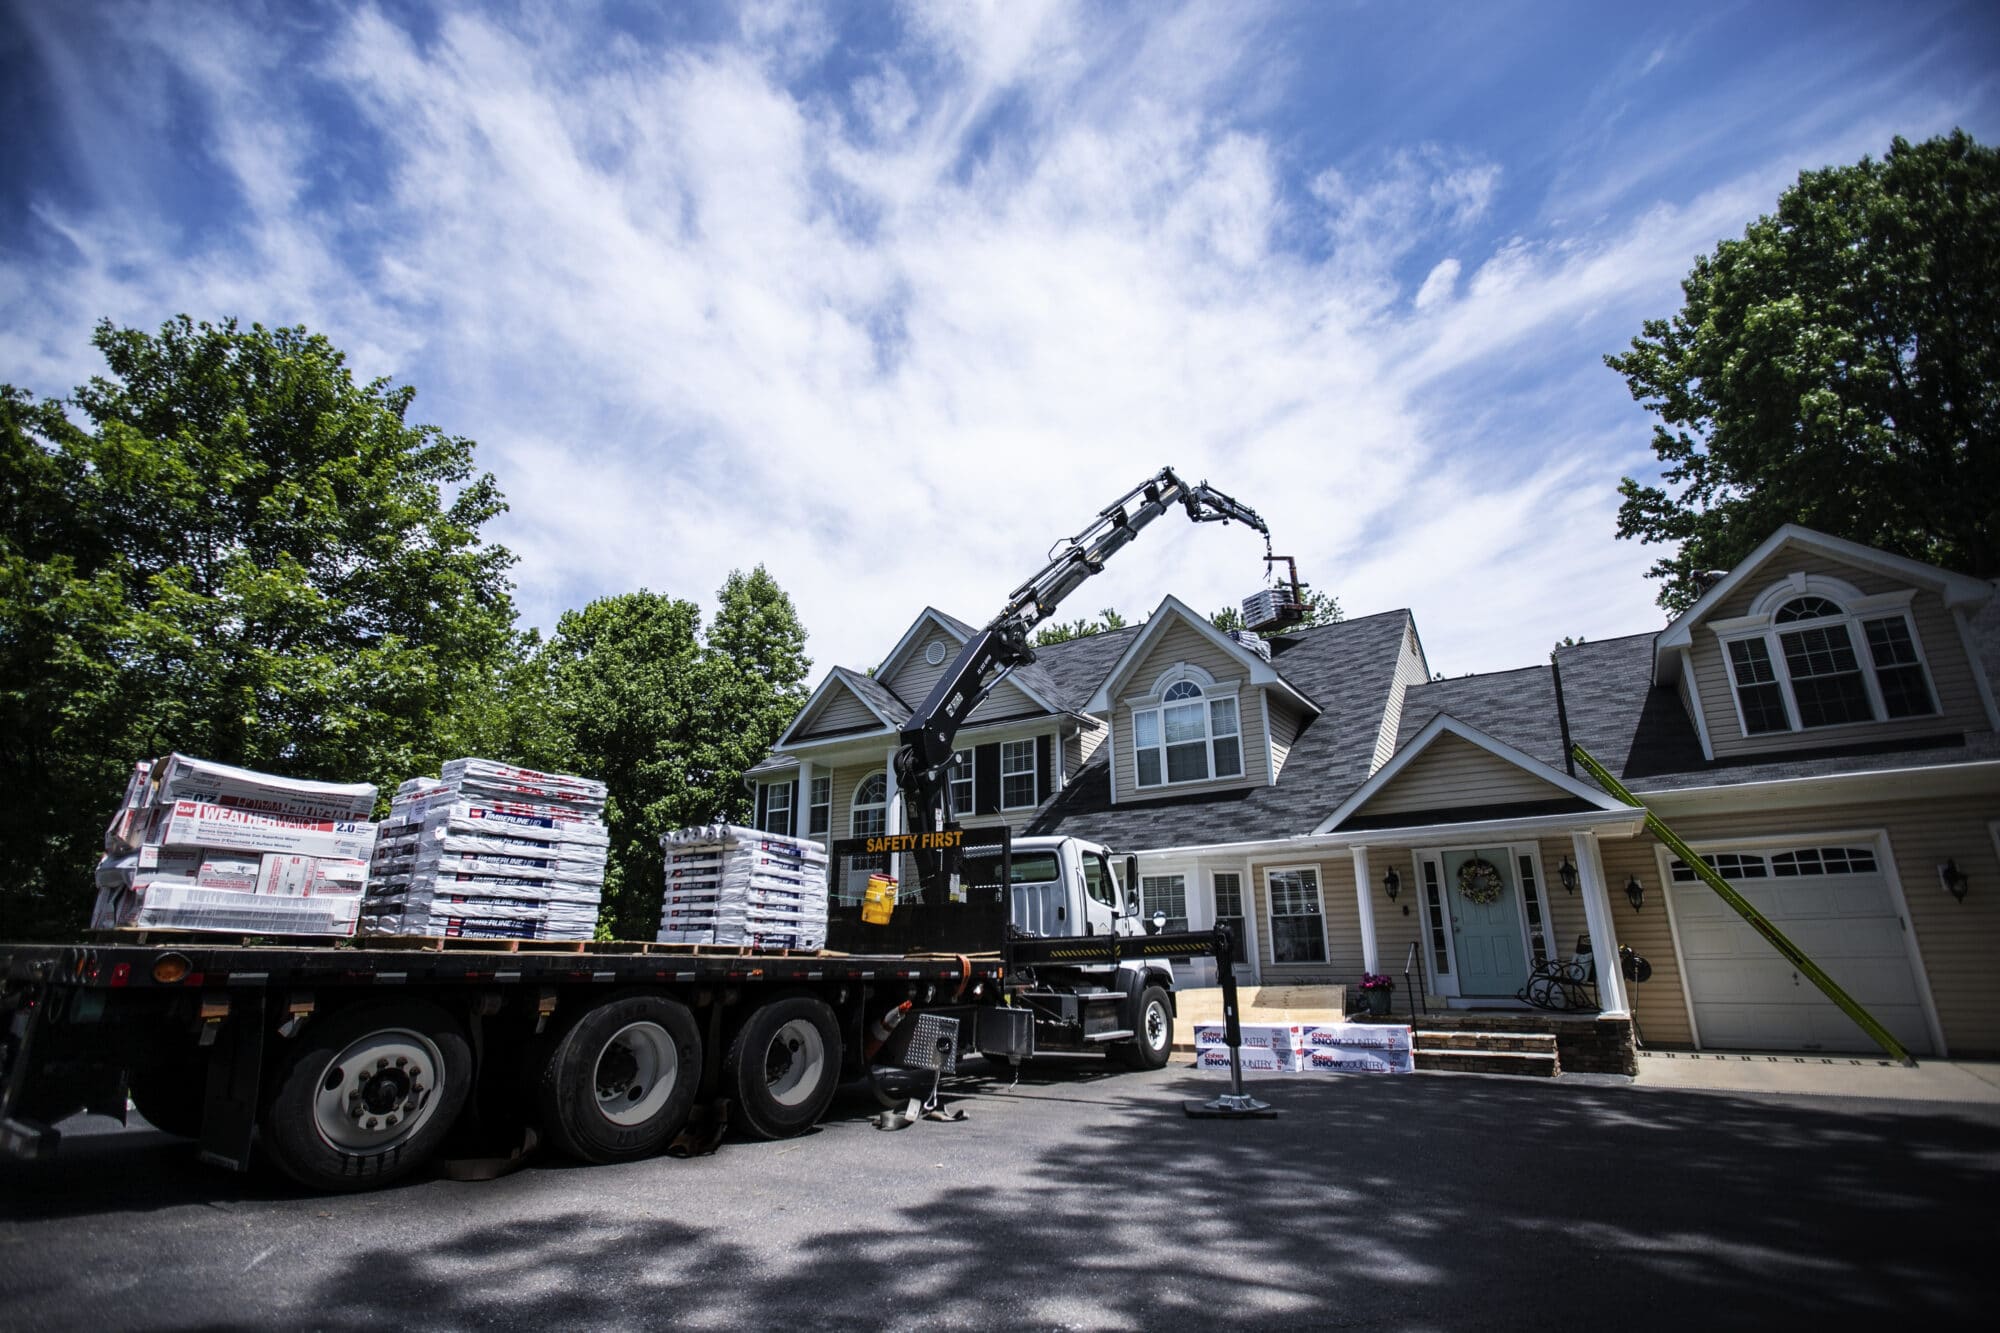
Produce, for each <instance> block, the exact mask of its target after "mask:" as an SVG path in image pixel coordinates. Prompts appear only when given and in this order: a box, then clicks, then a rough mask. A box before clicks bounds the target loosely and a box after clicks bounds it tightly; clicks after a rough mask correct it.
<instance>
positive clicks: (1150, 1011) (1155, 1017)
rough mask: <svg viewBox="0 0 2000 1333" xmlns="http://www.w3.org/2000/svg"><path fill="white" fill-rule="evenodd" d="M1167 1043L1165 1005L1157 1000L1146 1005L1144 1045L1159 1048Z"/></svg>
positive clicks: (1154, 1048)
mask: <svg viewBox="0 0 2000 1333" xmlns="http://www.w3.org/2000/svg"><path fill="white" fill-rule="evenodd" d="M1166 1044H1167V1006H1165V1005H1164V1004H1161V1003H1160V1002H1159V1001H1158V1000H1155V1001H1153V1002H1152V1003H1151V1004H1149V1005H1147V1006H1146V1045H1147V1046H1149V1047H1150V1048H1152V1049H1153V1050H1156V1051H1157V1050H1159V1049H1160V1048H1161V1047H1162V1046H1165V1045H1166Z"/></svg>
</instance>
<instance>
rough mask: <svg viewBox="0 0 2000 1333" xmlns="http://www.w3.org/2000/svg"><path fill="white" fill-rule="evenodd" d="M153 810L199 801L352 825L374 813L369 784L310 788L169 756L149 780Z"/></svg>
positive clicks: (325, 784)
mask: <svg viewBox="0 0 2000 1333" xmlns="http://www.w3.org/2000/svg"><path fill="white" fill-rule="evenodd" d="M151 786H152V791H153V795H152V801H151V803H152V804H155V805H171V804H173V803H174V802H176V801H198V802H200V803H202V804H204V805H223V806H228V807H230V808H232V809H236V810H255V811H259V812H261V813H264V814H271V815H287V816H290V817H292V818H296V819H307V820H331V821H340V822H352V821H355V820H365V819H367V818H368V816H369V815H370V814H371V813H373V812H374V809H375V784H374V783H372V782H312V781H309V780H307V779H304V778H284V777H279V776H277V775H276V774H274V773H257V772H253V771H252V770H250V769H247V768H236V767H234V766H232V765H229V764H218V763H214V762H212V761H210V760H206V759H195V758H193V757H191V756H189V755H184V754H170V755H168V756H167V757H166V758H165V759H161V760H158V761H156V762H155V763H154V764H153V766H152V774H151Z"/></svg>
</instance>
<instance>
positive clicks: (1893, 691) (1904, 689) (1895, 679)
mask: <svg viewBox="0 0 2000 1333" xmlns="http://www.w3.org/2000/svg"><path fill="white" fill-rule="evenodd" d="M1863 629H1864V630H1866V632H1867V634H1868V655H1869V656H1870V657H1871V658H1872V659H1873V660H1874V663H1875V683H1876V684H1877V685H1878V686H1880V687H1881V690H1882V708H1883V711H1885V712H1886V713H1888V715H1889V716H1890V717H1928V716H1930V715H1931V714H1932V713H1935V712H1937V710H1938V709H1937V701H1936V700H1935V699H1933V698H1932V697H1931V687H1930V682H1929V681H1928V680H1926V679H1925V678H1924V668H1923V664H1922V663H1921V662H1919V661H1918V660H1917V645H1916V644H1915V642H1913V641H1912V640H1911V638H1910V627H1909V624H1908V622H1906V621H1905V620H1904V619H1903V618H1902V617H1901V616H1895V617H1892V618H1890V619H1888V620H1871V621H1869V622H1868V623H1867V624H1866V625H1865V626H1863Z"/></svg>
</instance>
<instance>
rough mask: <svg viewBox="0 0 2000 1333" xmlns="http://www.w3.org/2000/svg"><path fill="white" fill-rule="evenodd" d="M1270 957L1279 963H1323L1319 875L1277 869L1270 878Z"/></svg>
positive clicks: (1323, 944) (1323, 946) (1323, 950)
mask: <svg viewBox="0 0 2000 1333" xmlns="http://www.w3.org/2000/svg"><path fill="white" fill-rule="evenodd" d="M1269 885H1270V895H1271V958H1272V961H1274V962H1279V963H1323V962H1325V961H1326V939H1325V936H1324V935H1323V934H1322V933H1321V931H1320V922H1319V915H1320V904H1319V876H1318V875H1317V874H1316V873H1315V872H1313V871H1311V870H1277V871H1272V872H1271V873H1270V877H1269Z"/></svg>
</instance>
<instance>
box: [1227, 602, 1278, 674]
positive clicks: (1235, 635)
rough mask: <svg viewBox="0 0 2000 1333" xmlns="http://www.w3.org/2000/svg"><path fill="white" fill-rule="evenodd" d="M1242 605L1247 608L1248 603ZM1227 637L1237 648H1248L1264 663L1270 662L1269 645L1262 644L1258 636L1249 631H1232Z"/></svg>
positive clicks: (1262, 641)
mask: <svg viewBox="0 0 2000 1333" xmlns="http://www.w3.org/2000/svg"><path fill="white" fill-rule="evenodd" d="M1244 605H1246V606H1247V605H1249V603H1247V602H1246V603H1244ZM1229 637H1230V638H1232V639H1234V640H1236V643H1237V645H1238V646H1239V647H1243V648H1248V649H1249V650H1250V651H1251V652H1253V653H1255V654H1257V656H1259V657H1261V658H1263V659H1264V660H1265V661H1266V662H1268V661H1270V660H1271V645H1270V644H1268V643H1266V642H1264V640H1263V639H1262V638H1261V637H1259V636H1258V635H1255V634H1252V633H1251V632H1250V631H1249V630H1247V629H1233V630H1231V631H1229Z"/></svg>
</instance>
